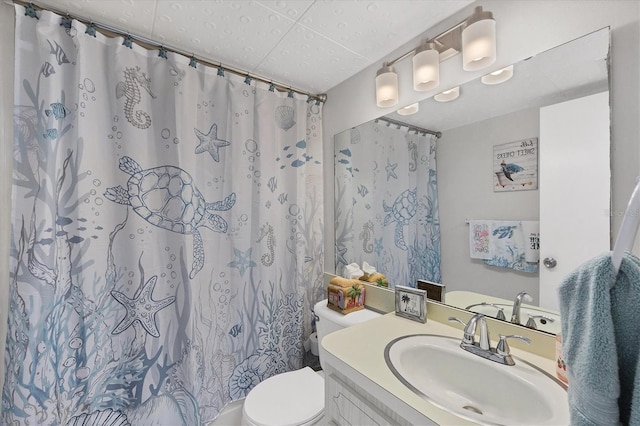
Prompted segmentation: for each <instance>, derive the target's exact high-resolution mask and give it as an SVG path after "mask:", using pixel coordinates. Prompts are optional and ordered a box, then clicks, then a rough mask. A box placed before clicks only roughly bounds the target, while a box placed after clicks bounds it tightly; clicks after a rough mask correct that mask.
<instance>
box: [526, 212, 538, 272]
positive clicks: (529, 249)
mask: <svg viewBox="0 0 640 426" xmlns="http://www.w3.org/2000/svg"><path fill="white" fill-rule="evenodd" d="M522 232H523V233H524V260H525V261H526V262H528V263H538V261H540V222H539V221H537V220H523V221H522Z"/></svg>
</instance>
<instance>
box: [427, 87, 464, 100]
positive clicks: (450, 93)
mask: <svg viewBox="0 0 640 426" xmlns="http://www.w3.org/2000/svg"><path fill="white" fill-rule="evenodd" d="M458 96H460V86H456V87H453V88H451V89H449V90H445V91H444V92H442V93H438V94H437V95H435V96H434V97H433V99H434V100H436V101H438V102H451V101H453V100H456V99H458Z"/></svg>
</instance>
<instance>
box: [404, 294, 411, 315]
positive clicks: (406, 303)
mask: <svg viewBox="0 0 640 426" xmlns="http://www.w3.org/2000/svg"><path fill="white" fill-rule="evenodd" d="M410 300H411V298H410V297H409V295H408V294H406V293H405V294H403V295H402V301H403V302H404V310H405V312H406V311H407V308H408V307H409V301H410Z"/></svg>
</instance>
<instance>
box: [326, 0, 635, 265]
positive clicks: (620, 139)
mask: <svg viewBox="0 0 640 426" xmlns="http://www.w3.org/2000/svg"><path fill="white" fill-rule="evenodd" d="M476 5H482V6H484V8H485V10H490V11H492V12H493V14H494V17H495V19H496V21H497V36H498V60H497V62H496V63H495V64H494V65H493V66H492V68H491V70H493V69H498V68H501V67H503V66H506V65H509V64H512V63H515V62H518V61H520V60H522V59H524V58H527V57H529V56H532V55H535V54H537V53H540V52H542V51H545V50H548V49H551V48H553V47H555V46H557V45H559V44H562V43H565V42H567V41H570V40H573V39H576V38H578V37H580V36H582V35H584V34H587V33H590V32H593V31H596V30H598V29H601V28H604V27H607V26H609V27H610V28H611V39H612V40H611V45H612V48H611V56H612V60H611V71H610V76H611V91H610V92H611V112H612V119H611V123H612V143H611V166H612V183H613V188H612V211H613V213H614V215H613V217H612V230H613V235H614V236H615V234H616V233H617V229H618V227H619V225H620V222H621V218H620V216H619V215H616V213H618V212H624V210H625V208H626V205H627V202H628V199H629V196H630V195H631V192H632V190H633V187H634V185H635V178H636V176H638V175H640V143H639V141H640V125H639V123H640V120H639V117H640V107H639V105H640V79H639V78H638V75H640V66H639V58H640V51H639V49H638V46H639V45H640V2H638V1H622V0H604V1H589V0H585V1H578V0H556V1H545V0H485V1H482V2H475V3H473V4H471V5H470V6H469V7H468V8H465V9H463V10H462V11H461V12H460V13H458V14H456V15H455V16H453V17H451V18H450V19H447V20H445V21H443V22H442V23H441V24H439V25H437V26H436V27H434V28H432V29H426V32H425V33H424V34H423V35H422V36H421V37H418V38H416V39H414V40H413V41H412V42H409V43H407V44H406V45H404V46H402V47H400V48H398V49H397V50H396V51H395V52H392V53H391V54H390V55H388V57H386V58H385V59H393V58H395V57H397V56H399V55H400V54H402V53H405V52H406V51H408V50H411V49H412V48H414V47H416V46H417V45H418V44H419V42H420V41H421V40H423V39H424V38H425V37H433V36H435V35H436V34H438V33H439V32H441V31H443V30H445V29H447V28H449V27H450V26H452V25H454V24H456V23H458V22H459V21H462V20H463V19H464V18H465V17H466V16H468V15H469V14H470V13H471V11H472V10H473V8H474V7H475V6H476ZM410 64H411V61H409V60H405V61H402V62H401V63H399V64H398V65H397V66H396V70H397V72H398V74H399V77H400V83H399V84H400V99H401V101H400V104H399V105H398V107H401V106H406V105H408V104H411V103H413V102H416V101H419V100H421V99H424V98H426V97H429V96H432V95H433V94H434V92H437V90H434V91H431V92H422V93H418V92H414V91H413V90H412V89H411V87H412V85H411V73H410V69H409V68H410ZM380 66H381V63H380V64H374V65H373V66H371V67H369V68H367V69H365V70H363V71H362V72H360V73H358V74H357V75H355V76H354V77H352V78H350V79H348V80H347V81H345V82H344V83H342V84H340V85H338V86H336V87H335V88H333V89H331V90H330V91H329V92H328V100H327V103H326V104H325V107H324V110H323V111H324V116H323V124H324V138H325V140H324V143H325V158H324V167H325V173H326V175H325V177H326V180H325V181H326V182H331V179H332V176H333V135H334V134H336V133H339V132H341V131H343V130H346V129H348V128H350V127H354V126H357V125H358V124H361V123H364V122H366V121H369V120H372V119H374V118H376V117H379V116H381V115H384V114H385V113H388V112H390V110H388V109H380V108H377V107H376V104H375V96H374V80H375V74H376V71H377V70H378V68H380ZM440 73H441V76H440V78H441V87H451V86H454V85H456V84H458V83H460V84H462V83H465V82H467V81H470V80H471V79H475V78H478V77H479V76H480V75H482V74H484V73H486V71H484V72H475V73H464V72H463V71H461V66H460V58H459V56H457V57H454V58H452V59H450V60H449V61H446V62H444V63H443V64H442V67H441V71H440ZM434 130H438V129H434ZM438 169H439V170H438V173H440V171H441V166H440V165H438ZM325 199H326V200H333V186H332V185H325ZM324 223H325V224H326V226H327V228H328V229H327V232H326V233H325V256H326V259H327V260H328V261H327V262H325V264H326V265H325V268H326V269H327V271H331V270H332V269H331V259H333V258H334V240H333V235H332V232H331V231H332V229H330V228H329V227H330V226H331V224H332V223H333V206H332V204H331V203H330V202H326V203H325V221H324ZM636 243H637V245H636V246H637V247H640V244H638V241H636Z"/></svg>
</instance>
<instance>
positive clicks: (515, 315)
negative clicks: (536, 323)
mask: <svg viewBox="0 0 640 426" xmlns="http://www.w3.org/2000/svg"><path fill="white" fill-rule="evenodd" d="M523 300H524V301H525V302H533V297H531V295H530V294H529V293H527V292H526V291H521V292H520V293H518V294H517V295H516V299H515V300H514V301H513V310H512V311H511V322H512V323H514V324H520V307H521V306H522V301H523Z"/></svg>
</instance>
